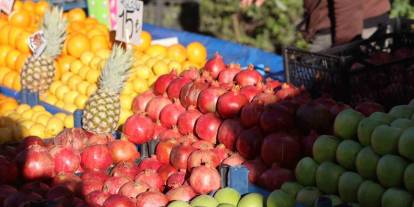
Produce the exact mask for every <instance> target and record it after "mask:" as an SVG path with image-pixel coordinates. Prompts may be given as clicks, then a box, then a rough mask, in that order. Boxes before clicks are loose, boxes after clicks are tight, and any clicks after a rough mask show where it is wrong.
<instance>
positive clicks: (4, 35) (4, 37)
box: [0, 25, 11, 45]
mask: <svg viewBox="0 0 414 207" xmlns="http://www.w3.org/2000/svg"><path fill="white" fill-rule="evenodd" d="M10 28H11V26H10V25H6V26H4V27H2V28H1V29H0V44H2V45H8V41H9V32H10Z"/></svg>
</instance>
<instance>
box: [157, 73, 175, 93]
mask: <svg viewBox="0 0 414 207" xmlns="http://www.w3.org/2000/svg"><path fill="white" fill-rule="evenodd" d="M176 78H177V74H176V72H175V71H172V72H171V73H168V74H164V75H161V76H160V77H158V79H157V80H156V81H155V82H154V94H155V95H162V94H164V93H165V92H166V91H167V88H168V86H169V85H170V83H171V82H172V81H173V80H174V79H176Z"/></svg>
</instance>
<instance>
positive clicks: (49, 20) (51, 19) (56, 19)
mask: <svg viewBox="0 0 414 207" xmlns="http://www.w3.org/2000/svg"><path fill="white" fill-rule="evenodd" d="M66 27H67V21H66V19H65V18H64V17H63V10H62V8H59V7H51V8H50V9H49V10H47V11H46V13H45V16H44V18H43V23H42V26H41V30H42V31H43V33H44V36H45V39H46V48H45V50H44V52H43V54H42V55H43V56H45V57H51V58H56V57H57V56H58V55H60V53H61V51H62V48H63V43H64V41H65V39H66Z"/></svg>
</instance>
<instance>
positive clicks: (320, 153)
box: [312, 135, 339, 163]
mask: <svg viewBox="0 0 414 207" xmlns="http://www.w3.org/2000/svg"><path fill="white" fill-rule="evenodd" d="M338 145H339V141H338V139H336V138H335V137H334V136H329V135H321V136H319V138H318V139H317V140H316V141H315V143H313V148H312V152H313V153H312V154H313V157H314V159H315V160H316V161H317V162H319V163H322V162H325V161H329V162H335V161H336V149H337V148H338Z"/></svg>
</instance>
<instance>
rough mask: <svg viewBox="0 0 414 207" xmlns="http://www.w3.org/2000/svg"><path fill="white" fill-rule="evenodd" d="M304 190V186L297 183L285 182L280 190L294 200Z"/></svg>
mask: <svg viewBox="0 0 414 207" xmlns="http://www.w3.org/2000/svg"><path fill="white" fill-rule="evenodd" d="M302 188H303V185H301V184H299V183H296V182H285V183H283V185H282V186H281V187H280V190H282V191H283V192H285V193H287V194H289V195H290V196H292V198H296V195H297V194H298V192H299V191H300V190H301V189H302Z"/></svg>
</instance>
